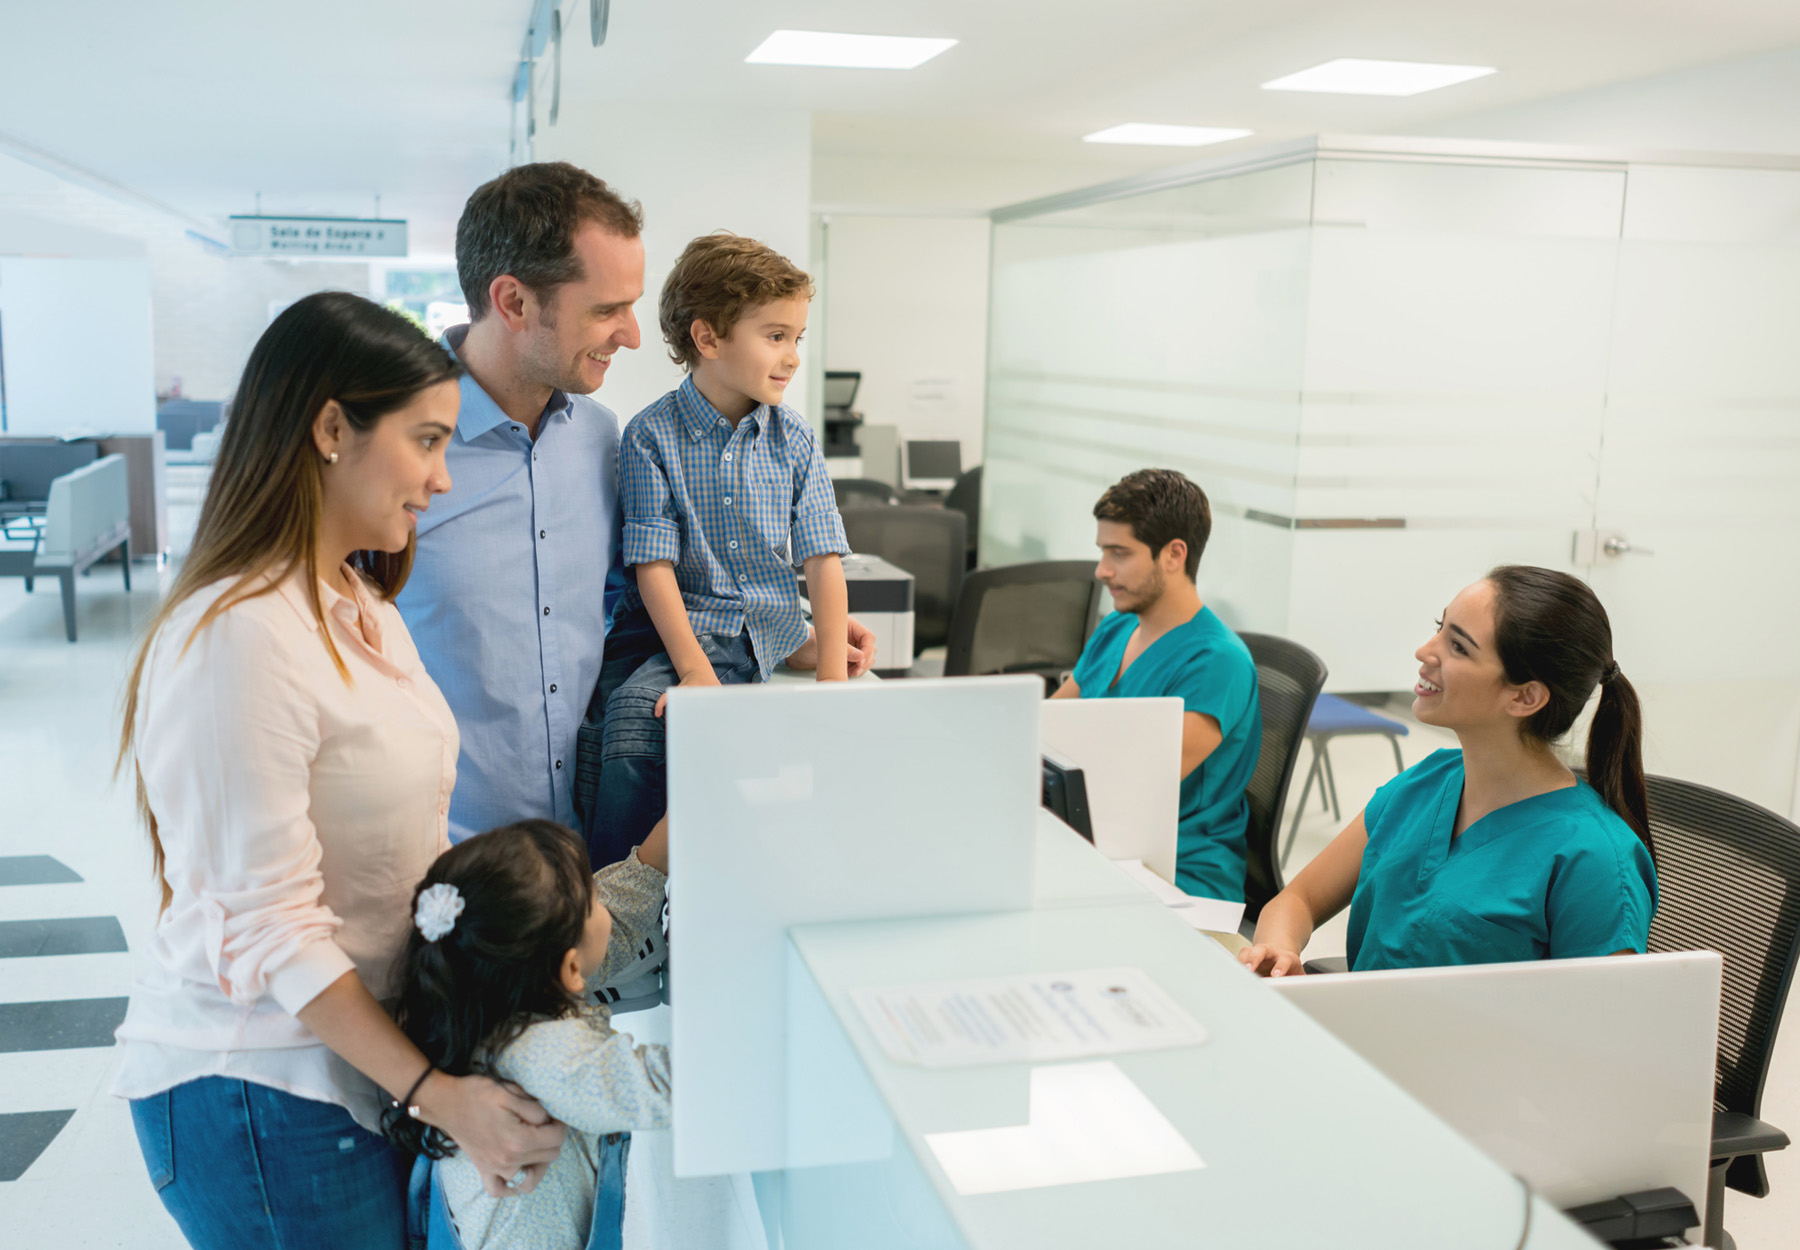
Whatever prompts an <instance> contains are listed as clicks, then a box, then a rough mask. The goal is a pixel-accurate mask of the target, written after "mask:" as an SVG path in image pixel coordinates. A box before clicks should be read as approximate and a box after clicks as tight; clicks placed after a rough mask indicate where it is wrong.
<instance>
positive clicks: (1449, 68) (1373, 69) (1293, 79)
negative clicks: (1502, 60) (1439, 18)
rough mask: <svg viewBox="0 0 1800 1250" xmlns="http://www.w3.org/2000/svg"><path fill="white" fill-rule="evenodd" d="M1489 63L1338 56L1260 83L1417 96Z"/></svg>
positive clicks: (1477, 74) (1483, 71)
mask: <svg viewBox="0 0 1800 1250" xmlns="http://www.w3.org/2000/svg"><path fill="white" fill-rule="evenodd" d="M1493 72H1494V67H1493V66H1491V65H1432V64H1428V63H1426V62H1424V61H1361V60H1357V59H1356V58H1355V57H1341V58H1339V59H1338V60H1335V61H1327V62H1325V64H1323V65H1315V66H1313V67H1312V68H1311V69H1303V70H1301V71H1300V72H1299V73H1298V74H1289V75H1288V76H1287V77H1285V78H1277V79H1275V80H1274V81H1273V82H1266V83H1264V84H1263V90H1264V91H1320V92H1327V93H1330V94H1333V95H1418V94H1419V93H1420V92H1423V91H1436V90H1437V89H1438V88H1439V87H1453V86H1455V85H1456V84H1457V83H1459V82H1468V81H1469V80H1470V79H1471V78H1485V77H1487V76H1488V75H1489V74H1491V73H1493Z"/></svg>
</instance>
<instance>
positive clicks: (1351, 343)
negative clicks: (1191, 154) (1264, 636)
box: [981, 138, 1800, 811]
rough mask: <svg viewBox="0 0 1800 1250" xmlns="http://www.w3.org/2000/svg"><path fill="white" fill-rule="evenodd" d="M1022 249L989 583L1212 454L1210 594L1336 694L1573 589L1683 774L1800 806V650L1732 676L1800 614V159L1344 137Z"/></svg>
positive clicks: (1030, 207) (990, 419) (993, 411)
mask: <svg viewBox="0 0 1800 1250" xmlns="http://www.w3.org/2000/svg"><path fill="white" fill-rule="evenodd" d="M992 257H993V259H992V297H991V303H990V309H991V311H990V322H989V351H988V362H989V363H988V370H989V372H988V396H987V458H986V470H985V474H984V476H985V479H986V480H985V483H984V489H985V499H984V506H983V511H982V533H981V558H982V561H983V563H987V564H1007V563H1015V562H1018V561H1023V560H1037V559H1067V558H1084V557H1087V556H1090V555H1092V554H1093V522H1092V518H1091V513H1092V507H1093V503H1094V501H1095V499H1096V498H1097V497H1098V496H1099V494H1100V492H1101V491H1102V490H1103V489H1104V488H1105V487H1106V486H1107V485H1108V484H1109V483H1111V482H1112V481H1115V480H1116V479H1117V478H1119V477H1120V476H1122V475H1123V474H1125V473H1127V472H1130V471H1131V470H1133V469H1138V468H1143V467H1146V466H1151V465H1159V466H1166V467H1172V468H1177V469H1180V470H1182V471H1183V472H1185V473H1187V474H1188V475H1189V476H1190V477H1192V478H1194V480H1196V481H1197V482H1199V483H1200V484H1201V485H1202V486H1203V487H1204V488H1205V489H1206V491H1207V494H1208V496H1209V497H1210V498H1211V500H1212V504H1213V536H1212V540H1211V543H1210V544H1209V546H1208V548H1207V551H1206V554H1205V559H1204V561H1203V563H1202V566H1201V575H1200V576H1201V589H1202V593H1203V595H1204V597H1205V598H1206V600H1207V602H1208V603H1209V604H1211V605H1212V606H1213V607H1214V609H1215V610H1216V611H1218V612H1219V614H1220V615H1221V616H1222V617H1223V618H1224V619H1225V620H1226V621H1227V622H1228V623H1229V624H1231V625H1233V626H1234V627H1236V628H1238V629H1243V630H1257V631H1263V632H1269V633H1275V634H1281V635H1283V636H1286V637H1290V638H1293V639H1295V640H1296V641H1299V642H1301V643H1304V644H1305V645H1307V646H1308V647H1311V648H1312V649H1313V650H1315V651H1317V652H1318V653H1319V654H1320V655H1321V656H1323V657H1324V658H1325V660H1326V662H1327V664H1328V665H1329V666H1330V668H1331V681H1330V685H1329V687H1328V688H1330V689H1336V690H1399V689H1406V688H1409V687H1410V686H1411V683H1412V679H1413V674H1414V672H1415V670H1416V667H1417V666H1416V663H1415V662H1414V660H1413V659H1412V653H1413V650H1414V648H1415V647H1416V646H1417V645H1418V644H1419V643H1420V642H1421V641H1423V639H1424V638H1425V637H1426V636H1427V635H1428V634H1429V633H1430V632H1431V631H1432V621H1433V619H1434V618H1435V616H1436V615H1437V613H1438V612H1439V611H1440V610H1441V609H1442V607H1443V605H1444V604H1445V603H1446V602H1447V601H1448V600H1449V599H1450V598H1451V597H1452V596H1453V595H1454V594H1455V593H1456V591H1457V590H1458V589H1460V588H1461V587H1462V586H1464V585H1466V584H1468V583H1469V582H1471V581H1474V580H1476V579H1478V578H1479V577H1480V576H1481V575H1482V574H1483V573H1484V572H1485V571H1486V570H1487V569H1488V568H1489V567H1491V566H1493V565H1495V564H1499V563H1503V562H1521V563H1530V564H1540V565H1546V566H1549V567H1552V568H1560V569H1564V570H1567V571H1569V572H1572V573H1575V574H1577V575H1578V576H1582V577H1585V578H1587V579H1589V580H1590V582H1591V583H1592V584H1593V585H1594V586H1595V588H1596V589H1597V590H1598V591H1599V593H1600V594H1601V597H1602V599H1603V601H1604V602H1606V603H1607V604H1608V605H1609V607H1610V608H1611V610H1612V612H1613V615H1614V617H1615V633H1616V634H1617V651H1618V658H1619V661H1620V663H1621V665H1622V666H1623V667H1624V668H1625V669H1626V670H1627V671H1628V672H1632V673H1634V675H1639V676H1641V677H1642V678H1643V679H1644V681H1643V682H1641V683H1640V685H1647V686H1648V687H1649V689H1647V690H1646V691H1645V697H1646V702H1647V704H1648V705H1650V706H1649V713H1650V715H1651V716H1652V722H1651V761H1650V762H1651V766H1652V768H1653V769H1654V768H1657V767H1659V766H1660V767H1661V768H1662V771H1666V772H1672V773H1675V774H1676V775H1682V776H1690V777H1695V778H1696V779H1700V780H1708V781H1711V782H1712V783H1713V784H1718V785H1722V786H1724V787H1725V788H1728V789H1735V791H1736V792H1737V793H1740V794H1744V795H1745V796H1746V797H1751V798H1754V799H1756V800H1757V801H1759V802H1763V803H1765V804H1766V805H1768V806H1771V807H1774V808H1775V809H1776V810H1778V811H1790V810H1793V809H1794V807H1795V804H1796V794H1795V789H1796V781H1795V776H1796V774H1795V759H1796V755H1797V754H1800V658H1788V657H1783V658H1781V659H1779V660H1777V661H1775V662H1774V669H1775V670H1776V671H1774V672H1770V671H1769V669H1768V667H1767V666H1764V667H1762V668H1761V669H1760V670H1759V672H1758V673H1757V674H1756V675H1755V680H1754V683H1753V682H1752V680H1751V679H1750V675H1749V674H1746V673H1744V672H1743V671H1742V670H1741V666H1740V668H1739V669H1738V670H1737V671H1735V672H1732V673H1727V672H1726V671H1725V670H1726V669H1728V668H1729V667H1730V666H1731V660H1730V658H1729V657H1730V655H1731V654H1732V651H1733V648H1734V642H1733V639H1734V637H1735V636H1736V631H1738V630H1739V629H1741V622H1742V620H1743V619H1744V617H1743V615H1742V614H1743V613H1744V612H1745V611H1752V612H1755V613H1760V614H1765V615H1763V619H1767V620H1792V619H1795V614H1796V613H1797V612H1800V576H1797V575H1796V574H1797V573H1800V161H1795V160H1793V159H1791V158H1762V157H1723V156H1693V157H1688V156H1680V155H1675V156H1671V155H1668V154H1657V155H1654V156H1642V155H1638V154H1630V153H1606V152H1597V151H1593V150H1573V149H1561V148H1547V147H1541V146H1535V145H1533V146H1527V145H1516V144H1497V143H1477V142H1459V141H1449V140H1410V139H1408V140H1361V139H1323V138H1321V139H1312V140H1306V141H1304V142H1299V143H1291V144H1286V145H1281V146H1278V147H1271V148H1267V149H1263V150H1260V151H1254V152H1251V153H1248V154H1245V155H1242V156H1237V157H1231V158H1222V159H1218V160H1214V161H1211V162H1203V163H1200V164H1196V165H1190V166H1184V167H1181V168H1179V169H1174V170H1169V171H1165V172H1163V173H1160V174H1155V175H1149V176H1145V177H1140V178H1135V179H1129V180H1126V181H1122V182H1118V183H1112V184H1107V185H1105V186H1101V187H1095V188H1092V189H1090V190H1088V191H1085V192H1075V193H1072V194H1069V195H1065V196H1059V197H1055V198H1052V199H1049V200H1042V201H1037V202H1034V203H1030V204H1023V205H1019V206H1016V207H1013V208H1009V209H1003V210H999V211H997V212H996V213H995V214H994V226H993V251H992ZM1647 552H1655V553H1656V554H1654V555H1650V554H1647ZM1696 590H1698V591H1700V595H1699V596H1698V597H1697V596H1696V595H1695V594H1694V593H1693V592H1694V591H1696ZM1697 644H1698V645H1697ZM1659 711H1660V712H1661V713H1662V715H1661V717H1660V721H1659V720H1658V719H1657V714H1658V712H1659ZM1715 713H1716V714H1718V715H1724V716H1734V717H1737V718H1739V719H1740V720H1743V719H1744V718H1748V723H1749V726H1751V727H1752V728H1751V729H1750V732H1752V733H1754V735H1755V737H1756V738H1757V740H1758V741H1759V742H1763V743H1766V744H1767V745H1766V747H1763V748H1759V750H1758V752H1755V753H1753V754H1755V755H1756V756H1757V758H1756V759H1755V760H1754V761H1748V760H1746V759H1745V758H1744V756H1745V753H1744V752H1742V751H1739V750H1734V749H1732V748H1731V747H1730V743H1731V741H1732V735H1729V734H1722V733H1720V732H1719V731H1718V728H1717V724H1718V722H1717V721H1716V719H1714V714H1715ZM1703 726H1710V727H1704V728H1703Z"/></svg>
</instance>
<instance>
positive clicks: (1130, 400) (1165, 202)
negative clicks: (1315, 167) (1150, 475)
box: [982, 166, 1311, 629]
mask: <svg viewBox="0 0 1800 1250" xmlns="http://www.w3.org/2000/svg"><path fill="white" fill-rule="evenodd" d="M1310 182H1311V178H1310V174H1309V173H1308V171H1307V170H1306V169H1305V168H1303V167H1298V166H1294V167H1288V168H1282V169H1275V170H1266V171H1262V172H1259V173H1255V174H1249V175H1245V176H1244V177H1242V178H1241V179H1237V180H1232V181H1230V182H1220V183H1208V184H1200V185H1195V186H1187V187H1181V188H1177V189H1175V190H1173V191H1164V192H1158V193H1154V194H1151V195H1145V196H1142V197H1138V198H1135V199H1131V200H1127V201H1116V202H1110V203H1103V204H1099V205H1094V206H1092V207H1088V208H1082V209H1077V210H1074V211H1071V212H1066V213H1056V214H1052V215H1049V216H1045V217H1041V218H1032V219H1028V220H1024V221H1020V222H1016V223H1009V222H1001V223H998V224H996V226H995V230H994V249H993V297H992V309H993V311H992V320H991V323H990V335H989V339H990V341H989V349H988V358H989V377H988V406H987V411H988V417H987V421H988V424H987V469H986V475H985V476H986V483H985V489H986V500H985V504H984V510H983V517H982V561H983V562H984V563H987V564H1007V563H1014V562H1017V561H1021V560H1041V559H1079V558H1087V557H1089V556H1092V555H1093V554H1094V545H1093V544H1094V523H1093V505H1094V501H1095V500H1096V499H1097V498H1098V497H1099V495H1100V493H1101V491H1103V490H1104V489H1105V488H1106V487H1107V486H1109V485H1111V484H1112V483H1113V482H1115V481H1117V480H1118V479H1119V478H1120V477H1123V476H1124V475H1125V474H1127V473H1130V472H1132V471H1134V470H1136V469H1142V468H1147V467H1153V466H1154V467H1166V468H1175V469H1180V470H1181V471H1183V472H1184V473H1187V474H1188V475H1189V476H1190V477H1192V478H1193V479H1194V480H1195V481H1197V482H1199V483H1200V484H1201V486H1202V487H1203V488H1204V489H1205V490H1206V492H1207V495H1208V497H1209V498H1210V499H1211V501H1212V505H1213V512H1214V538H1213V541H1212V543H1211V545H1210V546H1209V547H1208V550H1207V552H1206V555H1205V557H1204V561H1203V565H1202V568H1203V572H1202V580H1203V581H1204V582H1205V584H1206V587H1207V595H1208V598H1209V601H1211V602H1212V604H1213V606H1214V607H1215V608H1216V609H1217V610H1218V611H1220V613H1221V614H1222V615H1224V616H1225V617H1226V619H1228V620H1230V621H1232V622H1233V623H1234V624H1236V625H1238V626H1239V627H1241V628H1256V629H1262V628H1270V627H1272V626H1274V625H1276V624H1278V623H1279V622H1280V621H1281V620H1282V619H1283V617H1284V616H1285V613H1286V590H1287V579H1286V575H1285V568H1286V561H1287V557H1288V551H1289V548H1290V546H1291V536H1290V534H1289V532H1288V531H1287V528H1286V519H1287V518H1289V517H1291V516H1292V515H1293V509H1294V472H1295V467H1296V463H1297V452H1298V448H1297V443H1296V437H1297V431H1298V425H1299V389H1300V378H1301V369H1302V365H1303V362H1304V349H1305V343H1304V333H1305V295H1306V268H1307V255H1308V251H1309V236H1308V231H1307V230H1306V229H1305V226H1304V222H1305V218H1306V213H1307V206H1308V203H1309V198H1310ZM1258 517H1272V518H1277V519H1278V520H1279V522H1280V527H1279V528H1272V527H1271V526H1270V525H1269V524H1266V523H1259V522H1258V521H1257V518H1258Z"/></svg>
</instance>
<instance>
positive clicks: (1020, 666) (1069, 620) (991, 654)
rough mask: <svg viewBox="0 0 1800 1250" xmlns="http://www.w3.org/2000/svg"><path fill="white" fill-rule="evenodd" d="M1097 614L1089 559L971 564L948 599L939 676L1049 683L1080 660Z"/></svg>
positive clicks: (1097, 587) (1097, 596)
mask: <svg viewBox="0 0 1800 1250" xmlns="http://www.w3.org/2000/svg"><path fill="white" fill-rule="evenodd" d="M945 511H948V509H945ZM956 515H958V516H960V515H961V513H957V514H956ZM1099 619H1100V583H1099V582H1097V581H1095V580H1094V564H1093V561H1091V560H1043V561H1038V562H1036V563H1032V564H1011V565H1007V566H1006V567H1005V568H998V569H976V570H975V571H974V572H973V573H970V574H969V575H968V577H967V578H966V579H965V580H964V581H963V588H962V597H961V598H959V599H958V600H957V601H956V613H955V615H954V617H953V618H952V619H951V622H950V645H949V650H948V653H947V654H946V655H945V657H944V676H946V677H972V676H977V675H981V674H987V673H1036V674H1037V675H1038V676H1040V677H1042V678H1043V679H1044V683H1045V685H1047V686H1051V687H1054V686H1055V684H1056V682H1057V681H1058V680H1060V678H1061V676H1062V674H1063V673H1065V672H1067V671H1068V670H1069V669H1071V668H1073V667H1075V661H1076V660H1079V659H1080V658H1081V648H1082V647H1084V646H1085V645H1087V640H1088V635H1089V634H1091V633H1093V632H1094V624H1095V622H1097V621H1098V620H1099Z"/></svg>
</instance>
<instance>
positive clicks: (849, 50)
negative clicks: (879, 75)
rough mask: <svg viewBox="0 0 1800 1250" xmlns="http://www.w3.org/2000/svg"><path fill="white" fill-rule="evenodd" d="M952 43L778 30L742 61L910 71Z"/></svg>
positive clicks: (900, 36)
mask: <svg viewBox="0 0 1800 1250" xmlns="http://www.w3.org/2000/svg"><path fill="white" fill-rule="evenodd" d="M955 43H956V40H954V39H913V38H909V37H906V36H902V35H836V34H832V33H830V32H829V31H823V30H778V31H776V32H775V33H774V34H772V35H770V36H769V37H768V38H767V39H765V40H763V41H762V43H761V44H760V45H759V46H758V47H757V49H756V51H754V52H752V53H751V54H750V55H749V56H747V57H745V58H744V60H745V61H746V62H748V63H749V64H751V65H825V66H832V67H835V68H839V69H912V68H914V67H915V66H919V65H923V64H924V63H925V62H926V61H929V60H930V59H931V58H932V57H934V56H936V55H937V54H938V53H940V52H942V51H943V50H944V49H946V48H949V47H952V46H954V45H955Z"/></svg>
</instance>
